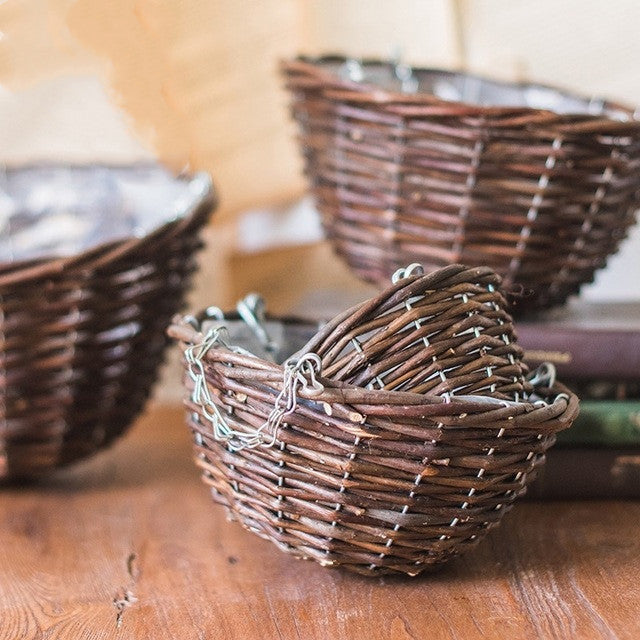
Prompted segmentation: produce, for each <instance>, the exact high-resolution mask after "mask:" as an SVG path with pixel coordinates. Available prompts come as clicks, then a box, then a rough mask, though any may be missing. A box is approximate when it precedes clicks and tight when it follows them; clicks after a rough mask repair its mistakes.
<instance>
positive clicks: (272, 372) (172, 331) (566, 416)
mask: <svg viewBox="0 0 640 640" xmlns="http://www.w3.org/2000/svg"><path fill="white" fill-rule="evenodd" d="M205 313H206V309H205V310H203V311H202V312H200V313H198V314H196V315H195V316H194V315H186V316H181V315H177V316H175V317H174V318H173V320H172V323H171V325H170V326H169V327H168V329H167V333H168V335H169V336H170V337H171V338H173V339H175V340H178V341H179V342H181V343H182V344H183V345H195V344H199V343H200V342H202V339H203V337H204V336H203V333H202V331H201V326H198V327H196V326H195V323H194V320H195V321H196V323H197V322H198V320H197V318H200V317H203V314H205ZM230 315H233V313H230ZM228 319H230V318H228V317H227V316H225V318H224V320H228ZM265 319H266V320H269V321H274V322H277V321H282V322H289V323H292V322H303V323H305V324H311V325H313V324H316V325H317V321H314V320H310V319H304V318H299V317H296V316H288V315H283V316H279V315H275V314H266V316H265ZM224 320H222V321H220V322H221V324H222V325H223V326H224ZM233 346H235V345H229V347H231V348H229V347H227V346H223V345H219V344H216V345H213V346H212V347H211V348H210V349H209V350H208V351H207V353H206V354H205V355H204V358H205V360H207V361H208V362H209V363H210V364H212V363H214V362H224V363H225V364H232V365H233V364H237V365H240V366H243V365H244V366H246V363H247V362H250V363H252V364H255V365H257V367H256V368H259V369H260V370H261V372H262V373H264V377H265V380H263V383H264V384H267V385H269V386H272V388H274V390H276V391H277V388H276V387H273V385H272V384H270V383H276V384H279V383H280V382H281V381H282V377H283V374H284V371H285V367H284V364H283V363H274V362H270V361H268V360H265V359H263V358H260V357H259V356H256V355H255V354H253V353H250V352H243V353H242V354H239V353H237V352H236V351H234V350H233ZM182 350H183V351H184V348H183V349H182ZM297 355H299V356H302V355H304V354H303V353H299V354H297ZM318 381H319V382H321V383H322V385H324V387H325V389H326V390H327V392H329V393H330V395H335V402H336V403H340V404H367V401H366V399H367V397H368V396H369V397H371V395H372V394H375V395H376V396H377V397H378V398H381V397H384V399H385V403H387V404H390V405H392V406H411V407H412V411H414V412H420V411H422V410H425V409H427V412H426V413H425V416H428V415H429V413H431V414H433V413H434V411H433V409H434V407H437V408H438V411H439V412H440V414H441V415H444V414H443V413H442V409H443V408H445V407H449V409H447V410H446V412H447V414H448V415H455V414H459V413H461V412H462V413H470V414H471V413H478V412H481V413H484V412H486V411H487V410H498V409H503V410H508V409H514V408H515V407H518V408H521V409H524V412H526V413H527V414H531V413H535V412H538V411H545V412H547V411H550V410H551V411H556V410H558V409H560V411H559V413H558V419H559V420H561V421H565V420H566V421H567V422H568V423H569V424H570V423H571V421H572V420H573V419H574V418H575V416H576V415H577V413H578V404H579V399H578V397H577V395H576V394H575V393H573V392H572V391H571V390H569V389H568V388H567V387H565V386H564V385H563V384H561V383H559V382H557V381H556V382H555V383H554V384H553V386H552V387H550V388H549V389H548V391H551V392H552V393H550V394H546V395H548V396H550V395H553V402H550V403H549V402H544V405H541V404H536V403H535V402H530V401H526V402H523V401H513V400H512V401H508V400H503V399H499V398H492V397H490V396H481V395H473V394H469V395H452V396H451V398H450V400H447V399H446V398H444V397H443V396H440V395H433V394H421V393H414V392H411V391H394V390H380V389H366V388H363V387H359V386H357V385H354V384H351V383H348V382H343V381H336V380H332V379H330V378H325V377H324V376H323V375H322V372H320V373H319V374H318ZM535 388H538V387H535V386H534V389H535ZM300 395H301V396H302V397H305V398H307V399H309V400H312V401H313V400H315V401H317V400H318V397H317V396H314V395H312V394H306V393H305V391H302V390H301V391H300ZM358 396H359V397H358ZM321 400H325V399H324V398H321ZM563 403H564V408H563V409H562V408H561V407H562V405H563ZM428 408H430V411H429V410H428ZM520 426H522V425H520Z"/></svg>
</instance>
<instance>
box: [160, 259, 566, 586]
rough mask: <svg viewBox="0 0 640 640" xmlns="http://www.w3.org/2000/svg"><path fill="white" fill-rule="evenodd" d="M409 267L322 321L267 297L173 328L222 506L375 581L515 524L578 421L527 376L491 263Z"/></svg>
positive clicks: (191, 409) (203, 457)
mask: <svg viewBox="0 0 640 640" xmlns="http://www.w3.org/2000/svg"><path fill="white" fill-rule="evenodd" d="M405 275H406V277H404V278H402V279H400V280H398V281H397V282H396V284H394V285H393V286H392V287H390V288H388V289H386V290H385V291H384V292H383V293H381V294H380V296H378V297H377V298H374V299H372V300H369V301H365V302H363V303H361V304H360V305H358V306H356V307H354V308H353V309H349V310H348V311H346V312H344V313H343V314H341V315H340V316H338V317H336V318H335V319H334V320H332V321H331V322H329V323H327V324H326V325H324V326H323V327H322V328H321V329H320V330H318V324H317V323H315V324H314V323H313V322H309V321H300V320H294V319H280V320H278V319H275V318H268V317H267V318H266V319H265V318H264V317H263V316H262V314H261V313H260V309H259V307H257V306H256V305H255V299H248V300H245V301H243V302H242V303H241V304H240V305H239V308H238V309H239V313H236V314H227V315H223V314H222V313H221V312H220V311H219V310H218V309H215V308H209V309H208V310H207V311H206V312H204V313H203V314H201V315H200V316H198V317H190V316H187V317H185V318H180V317H177V318H176V319H175V321H174V324H173V325H172V326H171V328H170V330H169V332H170V334H171V335H172V336H173V337H174V338H177V339H178V340H180V342H181V346H182V348H183V350H184V354H185V360H184V362H185V381H186V397H185V404H186V406H187V408H188V414H187V415H188V423H189V426H190V428H191V430H192V431H193V434H194V437H195V452H196V462H197V464H198V466H199V467H200V468H201V470H202V477H203V480H204V481H205V483H207V484H208V485H210V486H211V488H212V490H213V497H214V500H216V501H217V502H219V503H220V504H222V505H224V506H225V507H227V508H228V510H229V514H230V516H231V517H232V518H234V519H237V520H239V521H240V522H241V523H242V524H243V525H244V526H245V527H246V528H248V529H250V530H251V531H254V532H255V533H257V534H258V535H260V536H262V537H264V538H267V539H268V540H271V541H272V542H274V543H275V544H276V545H277V546H278V547H279V548H280V549H282V550H284V551H287V552H289V553H292V554H293V555H295V556H297V557H300V558H309V559H313V560H316V561H318V562H320V563H321V564H323V565H333V566H338V565H339V566H342V567H345V568H347V569H349V570H352V571H356V572H358V573H363V574H381V573H401V574H408V575H416V574H418V573H420V572H421V571H423V570H425V569H426V568H428V567H430V566H432V565H435V564H439V563H442V562H444V561H446V560H447V559H448V558H450V557H452V556H453V555H455V554H457V553H459V552H460V551H462V550H464V549H466V548H468V547H470V546H472V545H474V544H475V543H477V542H478V541H479V540H480V539H481V538H482V537H483V536H484V534H485V533H486V531H487V530H488V529H490V528H491V527H492V526H494V525H496V524H497V523H498V522H499V521H500V519H501V518H502V516H503V514H504V513H505V512H506V511H508V510H509V508H510V507H511V505H512V503H513V501H514V500H515V499H516V498H517V497H518V496H519V495H521V494H522V493H523V492H524V491H525V488H526V486H527V484H528V483H529V482H530V480H531V479H532V477H533V476H534V471H535V470H536V468H537V467H538V466H539V465H540V464H542V463H543V461H544V452H545V451H546V449H547V448H548V447H549V446H550V445H551V444H552V443H553V442H554V440H555V435H554V434H555V432H556V431H558V430H560V429H564V428H566V427H568V426H570V425H571V423H572V421H573V419H574V417H575V415H576V413H577V399H576V397H575V396H574V395H573V394H572V393H571V392H569V391H568V390H567V389H566V388H564V387H562V386H561V385H557V384H555V383H554V382H553V381H552V379H551V377H550V376H548V375H542V376H541V375H536V376H535V377H534V379H531V380H530V381H527V379H526V378H525V377H524V374H525V373H526V367H525V366H524V365H523V364H521V362H520V355H521V351H520V349H519V347H518V346H517V344H516V343H515V337H514V334H513V327H512V324H511V318H510V316H509V314H508V313H507V312H505V311H504V306H505V305H506V302H505V300H504V298H503V296H502V295H501V294H500V293H499V292H498V290H497V289H496V287H497V285H498V282H499V280H498V278H497V277H496V276H495V275H494V274H493V273H492V272H491V271H490V270H488V269H467V268H464V267H461V266H458V265H454V266H452V267H449V268H445V269H442V270H440V271H437V272H434V273H432V274H429V275H411V274H405ZM305 341H306V344H305ZM247 348H250V349H251V351H248V350H247ZM294 352H295V356H294V357H293V358H289V359H286V358H287V357H288V356H290V355H291V354H292V353H294ZM285 359H286V360H285ZM283 360H284V361H285V362H284V364H278V363H279V362H282V361H283ZM547 373H548V372H547Z"/></svg>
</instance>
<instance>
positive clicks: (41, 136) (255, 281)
mask: <svg viewBox="0 0 640 640" xmlns="http://www.w3.org/2000/svg"><path fill="white" fill-rule="evenodd" d="M639 30H640V3H638V2H636V1H635V0H615V2H602V1H600V0H563V1H562V2H557V1H554V0H538V1H537V2H530V1H528V0H510V1H509V2H507V1H505V0H395V1H394V2H388V1H385V0H234V1H233V2H227V1H223V0H182V1H181V2H175V1H174V0H137V1H136V2H133V3H132V2H130V0H5V1H4V2H1V3H0V32H1V37H0V162H5V163H23V162H32V161H47V160H69V161H73V162H84V161H94V160H97V161H105V162H129V161H139V160H148V159H152V158H154V157H159V158H160V159H162V160H163V161H164V162H166V163H167V164H169V165H171V166H172V167H173V168H175V169H180V168H183V167H185V166H190V167H192V168H198V169H205V170H207V171H210V172H211V174H212V176H213V178H214V181H215V183H216V185H217V187H218V189H219V192H220V196H221V207H220V209H219V211H218V212H217V214H216V216H215V218H214V222H213V224H212V227H211V229H210V231H209V242H210V250H209V251H208V252H206V253H205V254H204V256H203V261H204V268H203V272H202V274H201V275H200V278H199V282H200V285H199V287H198V289H197V291H196V292H195V294H194V298H193V304H194V305H201V304H208V303H211V302H216V303H218V304H221V305H226V304H228V303H230V302H231V301H232V300H234V299H235V297H236V296H238V295H240V294H242V293H244V292H245V291H246V290H247V289H252V288H253V289H260V290H261V291H262V292H263V293H265V295H266V296H267V297H268V298H269V299H270V300H272V307H274V308H276V309H278V310H281V309H284V308H291V307H296V305H297V304H298V303H299V301H300V300H301V299H304V298H305V296H308V295H309V293H308V291H307V290H308V289H309V288H310V283H312V284H313V285H314V286H315V285H316V284H320V285H326V286H328V287H335V288H342V289H344V288H345V287H349V288H351V289H352V290H353V292H354V295H357V293H358V292H359V291H361V290H362V291H364V287H363V285H361V284H359V283H358V282H357V281H356V280H355V279H354V278H353V276H351V275H350V274H349V273H348V272H347V271H346V269H345V268H344V267H342V265H341V264H340V263H338V262H337V261H336V260H335V259H333V257H332V255H331V253H330V251H329V250H328V248H327V247H326V245H325V244H324V243H322V242H321V234H320V230H319V228H318V225H317V224H316V223H315V218H314V217H313V213H312V211H311V208H312V207H311V205H310V203H308V202H303V203H302V204H298V205H295V206H292V203H296V202H297V200H298V199H299V198H300V197H301V196H302V195H303V193H304V181H303V179H302V176H301V173H300V166H301V165H300V161H299V158H298V154H297V149H296V147H295V143H294V134H295V132H294V129H293V126H292V124H291V123H290V122H289V119H288V116H287V108H286V96H285V94H284V92H283V91H282V88H281V81H280V79H279V77H278V75H277V61H278V59H280V58H282V57H285V56H291V55H294V54H296V53H298V52H304V53H312V54H313V53H323V52H341V53H346V54H349V55H353V56H356V57H357V56H360V57H375V56H382V57H388V56H395V55H397V54H398V53H399V54H400V55H401V56H402V58H403V59H404V60H405V61H407V62H410V63H414V64H419V65H427V66H443V67H449V68H457V69H466V70H471V71H475V72H480V73H483V74H487V75H490V76H495V77H499V78H503V79H513V80H531V81H540V82H543V83H548V84H557V85H560V86H563V87H566V88H567V89H571V90H574V91H577V92H579V93H581V94H586V95H598V96H606V97H609V98H613V99H618V100H621V101H626V102H629V103H631V104H637V105H640V69H639V68H638V66H637V61H638V60H640V38H638V37H637V33H638V31H639ZM639 279H640V230H639V229H638V228H636V229H635V231H634V232H633V233H632V234H631V237H630V238H629V239H628V240H627V241H626V242H625V244H624V245H623V248H622V250H621V252H620V253H619V254H618V255H617V256H615V257H614V258H613V259H611V261H610V264H609V267H608V268H607V269H606V270H604V271H602V272H601V273H600V274H599V275H598V277H597V280H596V282H595V284H593V285H590V286H589V287H586V288H585V290H584V295H585V297H589V298H592V299H600V300H612V299H627V298H640V284H638V280H639Z"/></svg>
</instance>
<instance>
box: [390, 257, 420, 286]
mask: <svg viewBox="0 0 640 640" xmlns="http://www.w3.org/2000/svg"><path fill="white" fill-rule="evenodd" d="M413 275H424V267H423V266H422V265H421V264H420V263H419V262H414V263H413V264H410V265H409V266H408V267H402V268H401V269H398V270H397V271H396V272H395V273H394V274H393V275H392V276H391V282H392V283H393V284H396V282H399V281H400V280H404V279H405V278H409V277H411V276H413Z"/></svg>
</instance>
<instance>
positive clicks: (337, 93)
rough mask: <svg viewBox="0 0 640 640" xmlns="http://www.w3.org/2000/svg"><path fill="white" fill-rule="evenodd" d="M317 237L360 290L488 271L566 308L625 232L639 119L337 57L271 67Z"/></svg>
mask: <svg viewBox="0 0 640 640" xmlns="http://www.w3.org/2000/svg"><path fill="white" fill-rule="evenodd" d="M282 69H283V73H284V75H285V78H286V85H287V87H288V88H289V90H290V91H291V95H292V110H293V115H294V117H295V119H296V120H297V122H298V124H299V126H300V132H301V137H300V143H301V147H302V151H303V154H304V158H305V161H306V173H307V174H308V177H309V180H310V183H311V188H312V191H313V194H314V196H315V198H316V201H317V206H318V208H319V210H320V213H321V216H322V221H323V225H324V229H325V231H326V234H327V236H328V237H329V238H330V239H331V241H332V242H333V244H334V247H335V249H336V251H337V252H338V254H339V255H340V256H342V257H343V258H344V259H345V260H346V261H347V263H348V264H349V265H350V266H351V267H352V268H353V269H354V270H355V272H356V273H357V274H359V275H360V276H361V277H362V278H364V279H366V280H368V281H372V282H376V283H379V284H381V283H384V282H386V281H387V278H388V277H389V275H390V274H391V273H393V272H394V271H395V270H396V269H397V268H399V267H401V266H403V265H405V264H408V263H409V262H412V261H419V262H421V263H423V264H424V265H425V266H426V267H433V268H436V267H438V266H442V265H446V264H450V263H453V262H463V263H465V264H471V265H489V266H491V267H492V268H494V269H495V270H496V272H498V273H499V274H501V275H502V276H503V279H504V286H505V289H506V290H513V291H515V292H518V293H519V294H520V295H518V296H517V297H514V301H515V302H516V303H517V305H518V306H515V307H513V308H512V310H513V311H518V310H519V309H520V308H522V309H526V308H534V307H538V308H540V307H546V306H551V305H553V304H557V303H561V302H563V301H564V300H565V299H566V298H567V296H569V295H570V294H573V293H576V292H577V291H578V290H579V288H580V286H581V284H583V283H586V282H590V281H591V280H592V279H593V276H594V272H595V271H596V270H597V269H599V268H601V267H603V266H604V265H605V262H606V260H607V257H608V256H610V255H611V254H613V253H615V252H616V251H617V249H618V245H619V243H620V241H621V239H623V238H624V237H625V235H626V233H627V229H628V227H629V226H630V225H632V224H633V223H634V220H635V211H636V209H637V207H638V194H639V189H640V120H638V119H637V118H636V114H634V113H633V112H632V111H631V110H630V109H628V108H626V107H623V106H620V105H617V104H613V103H608V102H604V101H599V100H591V101H589V100H583V99H581V98H577V97H574V96H571V95H569V94H564V93H561V92H559V91H557V90H555V89H552V88H548V87H544V86H535V85H511V84H503V83H498V82H492V81H489V80H485V79H482V78H479V77H476V76H471V75H465V74H461V73H451V72H446V71H438V70H422V69H410V68H408V67H405V66H401V65H393V64H389V63H385V62H365V63H360V62H357V61H355V60H345V59H344V58H338V57H327V58H321V59H304V58H301V59H296V60H293V61H289V62H285V63H283V66H282Z"/></svg>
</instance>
